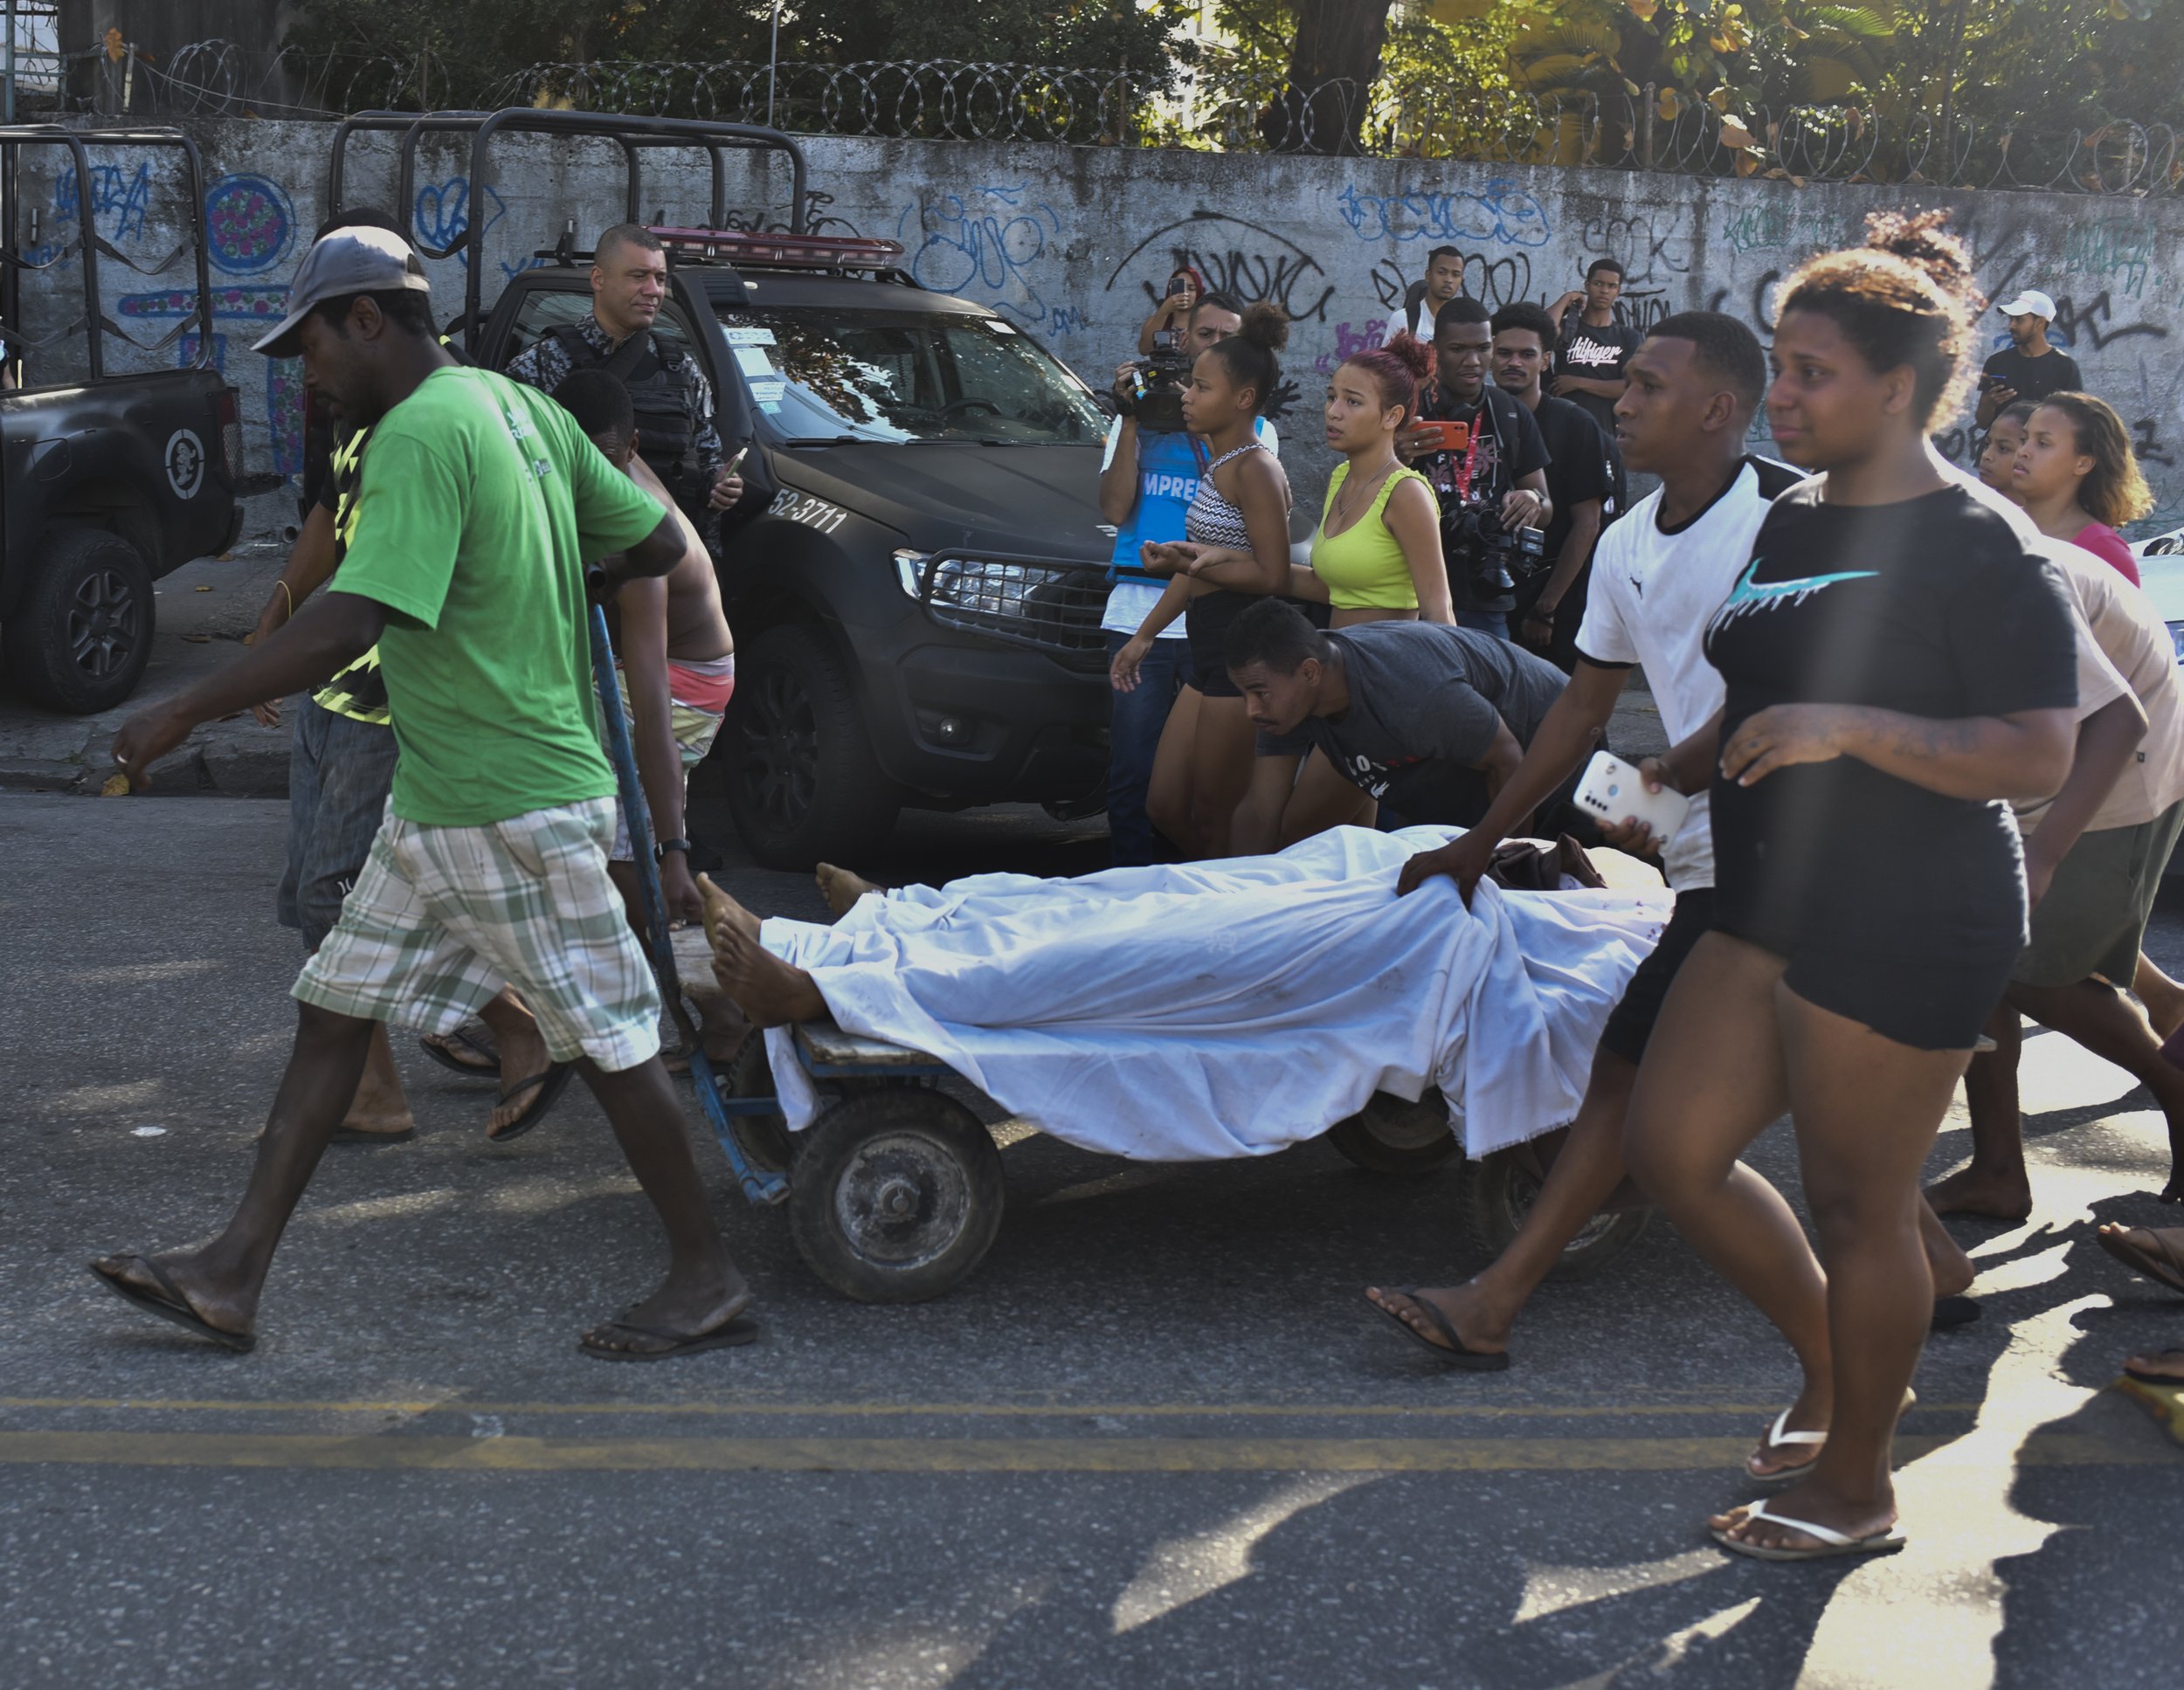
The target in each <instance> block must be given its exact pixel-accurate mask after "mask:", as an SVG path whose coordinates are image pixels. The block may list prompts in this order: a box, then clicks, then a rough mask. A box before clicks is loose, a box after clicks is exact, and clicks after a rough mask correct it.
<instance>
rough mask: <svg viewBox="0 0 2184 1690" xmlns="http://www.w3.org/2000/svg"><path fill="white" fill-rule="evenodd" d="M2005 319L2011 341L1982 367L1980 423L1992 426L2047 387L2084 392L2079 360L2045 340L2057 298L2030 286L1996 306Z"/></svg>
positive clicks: (2039, 397)
mask: <svg viewBox="0 0 2184 1690" xmlns="http://www.w3.org/2000/svg"><path fill="white" fill-rule="evenodd" d="M1994 308H1995V309H1996V310H1997V311H1999V312H2001V314H2002V315H2004V316H2005V317H2007V318H2008V319H2009V339H2010V344H2009V345H2008V346H2006V347H2004V348H2002V349H2001V351H2000V352H1997V353H1996V354H1995V355H1994V356H1993V357H1991V358H1989V359H1988V360H1987V362H1986V364H1985V366H1984V367H1983V368H1982V369H1980V411H1979V425H1980V428H1981V429H1982V430H1985V429H1990V428H1993V427H1994V419H1995V418H1996V417H1999V416H2001V414H2002V412H2004V411H2005V410H2008V409H2009V407H2010V406H2012V405H2014V404H2016V403H2017V402H2018V400H2020V399H2031V400H2034V401H2035V402H2037V401H2039V400H2042V399H2044V398H2046V397H2048V396H2049V394H2050V393H2072V392H2083V391H2084V389H2085V378H2084V376H2081V375H2079V374H2078V368H2077V360H2076V359H2074V358H2072V357H2071V356H2070V354H2069V353H2067V352H2058V351H2056V349H2055V348H2053V347H2051V346H2049V344H2048V325H2049V323H2051V322H2053V321H2055V301H2054V300H2051V299H2049V297H2048V296H2047V295H2046V294H2045V293H2042V292H2041V291H2040V290H2039V289H2038V288H2036V287H2028V288H2027V289H2025V291H2024V292H2023V293H2019V294H2018V295H2016V296H2015V298H2014V299H2008V300H2003V301H2002V302H2001V304H2000V305H1998V306H1996V307H1994Z"/></svg>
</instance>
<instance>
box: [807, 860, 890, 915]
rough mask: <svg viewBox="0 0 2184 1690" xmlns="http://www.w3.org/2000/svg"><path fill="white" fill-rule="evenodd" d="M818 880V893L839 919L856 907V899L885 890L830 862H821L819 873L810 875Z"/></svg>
mask: <svg viewBox="0 0 2184 1690" xmlns="http://www.w3.org/2000/svg"><path fill="white" fill-rule="evenodd" d="M812 878H813V879H816V880H817V881H818V882H819V895H820V896H821V897H823V898H825V899H826V907H827V908H829V909H831V910H833V912H834V919H835V920H837V921H840V919H841V918H842V917H843V916H845V915H847V914H849V912H850V911H851V910H852V909H854V907H856V903H857V900H859V899H860V898H861V897H863V896H864V895H865V894H866V893H868V892H885V891H886V890H887V888H886V887H884V886H874V885H873V883H872V882H871V881H869V880H867V879H865V878H864V877H863V876H862V875H859V874H852V873H850V872H849V871H848V870H847V869H846V868H836V867H835V866H834V865H833V864H832V863H821V864H820V865H819V873H817V874H815V875H814V876H813V877H812Z"/></svg>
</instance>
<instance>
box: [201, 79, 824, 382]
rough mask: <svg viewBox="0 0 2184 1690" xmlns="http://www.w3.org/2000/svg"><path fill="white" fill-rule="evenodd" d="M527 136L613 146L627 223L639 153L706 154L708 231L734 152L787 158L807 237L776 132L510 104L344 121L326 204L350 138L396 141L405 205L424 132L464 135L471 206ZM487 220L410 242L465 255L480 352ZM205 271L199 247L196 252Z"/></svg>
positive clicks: (472, 347)
mask: <svg viewBox="0 0 2184 1690" xmlns="http://www.w3.org/2000/svg"><path fill="white" fill-rule="evenodd" d="M509 130H513V131H515V132H517V133H519V134H524V135H590V136H595V137H597V138H598V139H601V140H606V141H614V142H616V143H617V144H618V145H619V147H620V148H621V149H622V160H623V164H624V167H625V170H626V171H627V175H628V186H627V192H626V198H625V208H626V212H627V215H626V217H625V221H627V222H630V223H641V222H643V221H644V211H643V206H644V185H645V184H644V167H643V163H642V162H641V160H640V158H639V154H640V153H641V152H643V151H646V150H654V151H656V150H658V149H659V148H663V147H673V148H704V149H705V151H706V152H707V153H708V155H710V156H711V158H712V161H713V203H712V205H711V207H710V210H711V213H712V215H711V218H710V222H711V224H712V226H713V227H715V228H716V229H717V228H721V227H722V226H724V225H725V224H726V222H727V220H728V153H729V150H730V149H731V148H732V149H736V150H742V151H752V152H779V153H785V154H787V155H788V157H789V169H790V176H791V181H790V193H791V196H792V198H791V210H790V213H789V230H790V232H791V234H795V235H801V234H803V233H804V224H805V216H804V209H805V192H804V182H805V162H804V149H803V148H801V147H799V146H798V144H797V143H796V142H795V141H793V140H791V138H790V137H789V136H787V135H784V134H783V133H782V132H781V131H780V130H778V129H769V128H764V127H763V126H761V125H758V124H753V123H718V122H713V121H708V120H706V119H702V118H685V117H648V116H641V115H637V114H627V113H618V112H558V111H547V110H541V109H539V108H537V107H529V106H508V107H502V108H501V110H499V111H497V112H469V111H445V112H425V113H422V114H420V113H417V112H388V111H372V112H358V113H356V114H355V115H353V116H350V117H346V118H344V119H342V121H341V123H340V125H339V126H338V127H337V128H335V131H334V149H333V157H332V159H331V160H330V161H329V162H328V166H327V175H326V203H327V205H328V207H329V208H330V209H334V210H338V209H339V208H340V207H341V205H342V185H343V182H344V179H345V176H346V173H347V169H348V154H349V137H350V136H351V135H364V134H380V135H400V136H401V137H402V154H401V168H400V176H399V178H398V186H397V194H398V195H399V197H400V204H401V205H402V206H403V207H404V208H406V207H408V206H410V205H411V204H413V203H415V190H416V182H417V149H418V142H419V141H421V140H423V138H424V137H425V136H426V135H468V136H469V137H470V196H471V203H472V204H473V205H478V204H480V203H483V200H484V197H485V196H486V194H487V192H489V191H490V190H491V189H492V186H493V182H494V176H493V141H494V137H495V136H497V135H501V134H502V133H503V132H506V131H509ZM485 221H486V220H485V219H484V218H482V217H468V218H466V219H465V220H464V224H463V229H462V232H461V233H460V234H459V235H457V236H455V237H454V238H453V239H452V240H450V241H449V242H448V243H447V245H446V246H437V247H436V246H433V245H429V244H428V243H426V242H425V241H422V240H417V241H413V242H412V245H415V246H416V248H417V250H418V254H419V255H420V256H422V257H425V258H428V259H448V258H453V257H455V256H457V255H458V254H461V255H462V257H463V269H464V279H463V314H462V319H461V321H462V322H463V325H464V349H465V350H466V351H469V352H475V351H476V350H477V339H478V335H479V332H480V328H482V327H483V326H484V322H485V313H484V311H483V309H482V308H481V307H482V305H483V303H484V301H483V297H482V294H483V288H484V280H483V277H484V271H485V266H484V265H483V264H482V263H481V262H480V260H481V259H483V257H484V252H483V243H484V237H485ZM200 264H202V248H200Z"/></svg>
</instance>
